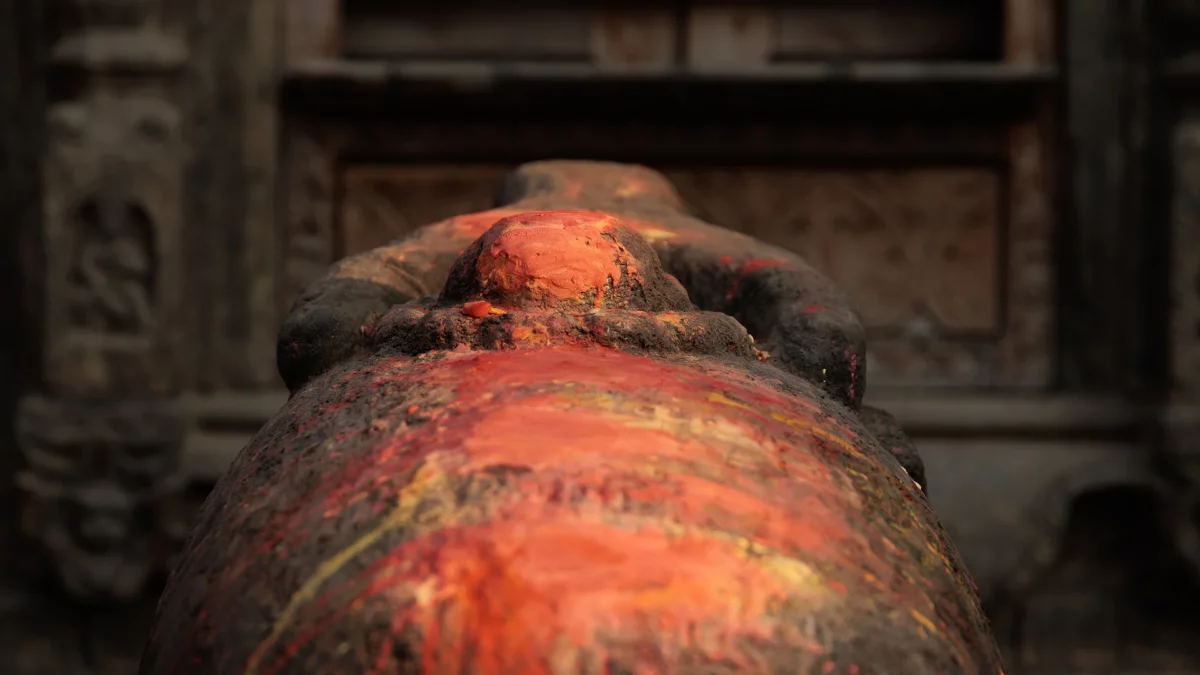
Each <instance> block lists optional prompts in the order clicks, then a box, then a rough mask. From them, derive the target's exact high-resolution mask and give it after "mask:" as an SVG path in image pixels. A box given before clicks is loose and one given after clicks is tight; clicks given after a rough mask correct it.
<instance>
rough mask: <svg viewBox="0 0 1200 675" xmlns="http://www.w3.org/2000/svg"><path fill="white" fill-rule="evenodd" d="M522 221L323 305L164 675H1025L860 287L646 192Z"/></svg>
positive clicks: (177, 598)
mask: <svg viewBox="0 0 1200 675" xmlns="http://www.w3.org/2000/svg"><path fill="white" fill-rule="evenodd" d="M501 193H502V195H501V199H502V201H503V202H504V203H507V204H508V206H505V207H500V208H497V209H493V210H489V211H484V212H480V213H473V214H467V215H463V216H459V217H455V218H450V219H448V220H445V221H442V222H440V223H435V224H432V225H428V226H426V227H423V228H421V229H419V230H416V231H415V232H413V233H411V234H410V235H409V236H408V237H406V238H404V239H402V240H399V241H397V242H395V243H393V244H390V245H388V246H383V247H380V248H377V249H373V250H371V251H367V252H364V253H362V254H360V255H358V256H353V257H351V258H348V259H346V260H343V261H341V262H340V263H339V264H338V265H336V266H335V267H334V268H333V269H332V270H331V271H330V272H329V273H327V274H326V275H325V276H324V277H322V278H321V279H320V280H319V281H318V282H317V283H316V284H314V285H313V286H312V287H310V288H309V289H308V290H307V291H306V292H305V293H304V295H303V296H302V298H301V300H300V301H299V302H298V303H296V305H295V307H294V309H293V312H292V314H291V315H290V316H289V318H288V321H287V323H286V324H285V327H284V329H283V331H282V332H281V335H280V357H281V358H280V365H281V370H282V371H283V372H282V374H283V375H284V378H285V380H286V381H287V382H288V385H289V386H290V387H291V388H292V390H293V395H292V397H291V399H290V401H289V402H288V404H287V405H286V406H285V407H284V408H283V409H282V410H281V411H280V413H279V415H278V416H276V417H275V418H274V419H273V420H272V421H271V422H269V423H268V424H267V425H266V426H265V427H264V428H263V429H262V430H261V431H260V432H259V434H258V435H257V436H256V437H255V439H254V440H252V441H251V442H250V444H249V445H248V446H247V447H246V449H245V450H244V451H243V452H242V453H241V454H240V455H239V456H238V458H237V459H236V460H235V461H234V463H233V465H232V466H231V467H230V469H229V471H228V473H227V474H226V475H225V476H224V477H223V478H222V479H221V481H219V483H218V484H217V486H216V488H215V489H214V491H213V493H212V495H211V496H210V498H209V501H208V502H207V504H206V506H205V508H204V510H203V512H202V513H201V516H200V518H199V521H198V524H197V529H196V530H195V531H194V532H193V534H192V536H191V538H190V545H189V547H188V550H187V551H186V552H185V554H184V556H183V558H182V559H181V561H180V564H179V566H178V567H177V568H176V571H175V573H174V575H173V576H172V580H171V581H170V582H169V583H168V586H167V589H166V590H165V592H164V594H163V597H162V600H161V601H160V604H159V612H158V617H157V619H156V624H157V625H156V628H155V631H154V633H153V634H152V636H151V638H150V640H149V642H148V645H147V651H146V654H145V657H144V659H143V662H142V672H143V673H145V674H146V675H152V674H156V673H168V672H171V673H197V674H199V673H224V672H245V673H247V674H254V673H267V672H284V671H296V672H314V673H316V672H359V671H362V670H364V669H371V668H375V669H377V670H380V671H389V672H390V671H395V672H408V671H412V670H414V669H416V670H425V671H430V672H435V671H437V672H440V671H453V672H476V673H516V672H527V673H540V672H547V673H548V672H563V673H574V672H600V671H604V670H608V671H612V672H626V671H628V672H637V671H641V670H655V671H664V672H667V671H674V670H689V669H693V670H694V669H700V670H705V671H708V670H714V669H715V670H721V671H725V670H728V671H736V672H763V673H826V672H854V671H856V670H862V671H863V672H882V671H885V670H886V671H887V672H892V673H896V674H897V675H902V674H903V675H908V674H912V675H917V674H922V673H930V672H939V673H940V672H947V673H949V672H954V673H959V672H961V673H989V674H991V675H997V674H998V673H1000V672H1001V666H1000V662H999V656H998V653H997V648H996V645H995V643H994V641H993V640H992V637H991V635H990V633H989V631H988V627H987V621H986V619H985V618H984V616H983V614H982V612H981V610H980V607H979V602H978V599H977V598H976V596H975V593H974V591H973V590H972V588H971V585H970V583H969V580H968V579H967V577H966V575H965V573H964V572H963V567H962V563H961V561H960V560H959V559H958V554H957V552H956V551H955V550H954V548H953V546H951V545H950V543H949V541H948V540H947V539H946V537H945V535H944V533H943V532H942V530H941V528H940V526H939V525H938V524H937V520H936V518H935V517H934V515H933V513H932V510H931V508H930V507H929V504H928V502H927V501H926V499H925V498H924V496H923V495H922V494H921V489H920V487H918V486H917V484H916V481H915V480H914V478H913V475H912V474H913V473H914V472H916V471H915V470H909V469H907V468H906V466H905V463H908V465H909V466H913V467H914V469H915V466H916V465H915V464H913V460H914V459H916V457H915V451H914V449H913V448H912V447H911V444H909V443H908V442H907V439H905V438H903V435H902V433H901V432H900V431H899V429H898V427H897V426H896V425H895V422H894V420H892V419H891V418H890V417H888V416H886V415H883V414H875V415H869V416H868V418H869V419H864V417H863V416H862V414H861V412H860V410H861V405H860V404H861V397H862V395H863V386H864V385H865V381H864V379H863V375H864V373H863V369H862V360H861V357H862V354H863V345H862V339H861V326H860V325H859V322H858V320H857V317H856V316H855V314H854V312H853V311H852V310H851V309H850V308H849V307H848V306H847V304H846V301H845V297H844V296H843V295H842V294H841V292H840V291H839V290H838V289H837V288H836V287H834V286H832V285H831V284H830V283H829V282H828V281H827V280H826V279H824V278H823V277H821V276H820V275H819V274H817V273H816V272H814V271H813V270H812V269H811V268H809V267H808V266H807V265H806V264H805V262H804V261H803V260H802V259H801V258H799V257H798V256H796V255H794V254H791V253H788V252H787V251H784V250H782V249H778V248H775V247H771V246H768V245H765V244H762V243H761V242H758V241H756V240H754V239H752V238H749V237H746V236H744V235H740V234H737V233H734V232H730V231H727V230H724V229H722V228H719V227H716V226H713V225H710V224H708V223H705V222H702V221H699V220H697V219H695V218H693V217H690V216H688V215H686V214H684V213H682V212H681V211H680V201H679V198H678V195H676V194H675V193H674V190H673V189H672V188H671V186H670V184H669V183H667V182H666V181H665V180H664V179H663V177H662V176H660V175H658V174H656V173H654V172H652V171H649V170H647V169H645V168H644V167H637V166H622V165H612V164H604V163H589V162H539V163H534V164H529V165H525V166H524V167H522V168H521V169H519V170H517V171H516V172H514V173H513V174H512V175H510V177H509V179H508V180H507V181H506V184H505V187H504V189H503V190H502V191H501ZM460 252H461V253H460ZM414 280H416V283H414ZM442 280H444V283H442ZM415 286H424V287H427V288H431V289H432V288H437V287H438V286H440V287H441V288H440V293H437V295H436V296H426V297H420V298H413V299H412V300H411V301H410V302H404V303H402V304H401V303H395V304H397V305H398V306H388V303H390V302H392V301H393V300H394V299H396V298H400V299H404V298H405V297H406V296H408V295H409V294H410V293H411V292H412V291H413V289H414V287H415ZM435 292H436V291H435ZM368 296H373V298H374V300H375V301H377V305H378V306H380V307H382V309H383V311H382V315H381V316H380V315H378V314H376V315H369V314H367V315H364V314H361V312H362V311H363V310H364V309H365V307H364V306H362V305H352V304H350V303H348V302H347V299H348V298H352V297H357V298H360V299H361V298H364V297H368ZM693 303H695V304H693ZM697 305H699V308H700V309H698V308H697ZM720 308H729V309H730V310H733V311H736V312H737V313H738V315H739V316H740V318H741V319H742V321H741V322H739V320H738V319H736V318H734V317H733V316H731V315H730V314H732V311H731V312H725V313H723V312H721V311H714V310H718V309H720ZM703 310H709V311H703ZM750 326H755V327H756V328H755V330H754V333H755V334H756V335H757V336H759V338H760V339H759V340H756V339H755V338H754V337H752V336H751V332H749V331H748V330H747V329H748V328H749V327H750ZM331 335H335V336H336V335H345V336H348V338H349V342H348V344H334V343H331V342H330V340H329V337H330V336H331ZM344 347H349V348H350V349H349V350H346V349H344ZM885 434H886V435H888V436H889V437H888V438H884V439H881V438H880V436H882V435H885ZM918 473H919V472H918ZM348 645H349V646H348Z"/></svg>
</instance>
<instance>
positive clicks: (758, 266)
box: [725, 258, 787, 300]
mask: <svg viewBox="0 0 1200 675" xmlns="http://www.w3.org/2000/svg"><path fill="white" fill-rule="evenodd" d="M785 266H787V263H786V262H784V261H782V260H760V259H758V258H751V259H749V260H747V261H745V262H744V263H742V267H741V269H739V270H738V274H737V277H736V278H735V279H734V280H733V284H732V285H731V286H730V287H729V290H728V291H726V292H725V299H726V300H732V299H733V298H734V296H736V295H737V293H738V291H739V290H741V287H742V281H743V280H744V279H745V278H746V277H747V276H749V275H751V274H754V273H755V272H757V271H759V270H763V269H769V268H772V267H785Z"/></svg>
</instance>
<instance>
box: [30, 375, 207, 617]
mask: <svg viewBox="0 0 1200 675" xmlns="http://www.w3.org/2000/svg"><path fill="white" fill-rule="evenodd" d="M17 425H18V435H19V438H20V442H21V451H22V455H23V458H24V460H25V464H26V468H25V470H23V471H22V472H21V473H20V474H19V475H18V476H17V485H18V487H19V488H20V490H21V491H22V493H23V495H24V506H23V509H22V514H21V517H22V529H23V530H24V531H25V533H26V534H27V535H28V536H29V537H31V538H32V539H34V540H35V541H37V542H38V543H39V544H41V545H42V546H43V547H44V548H45V549H46V551H47V552H48V553H49V554H50V555H49V557H50V559H51V560H52V561H53V564H54V568H53V569H54V572H55V574H56V576H57V577H58V580H59V581H61V582H62V583H63V584H64V585H65V587H66V588H67V590H68V591H69V592H70V593H71V594H72V595H74V596H75V597H77V598H81V599H88V600H113V599H117V600H130V599H133V598H136V597H137V596H138V595H139V594H140V593H141V592H142V591H143V590H144V589H145V587H146V584H147V582H148V581H149V580H150V578H151V577H152V576H153V575H154V574H157V573H161V572H164V571H165V570H166V568H167V563H168V561H169V559H170V557H171V556H172V555H173V554H174V553H175V550H176V549H177V547H178V546H179V544H180V543H181V542H182V539H183V536H184V535H185V534H186V531H187V526H188V521H189V518H188V515H190V514H186V513H185V512H184V511H183V509H182V508H181V507H182V506H183V504H182V502H180V500H179V499H178V498H177V495H178V494H179V488H180V485H181V481H182V478H183V476H182V475H181V474H180V471H179V468H180V467H179V451H180V448H181V446H182V443H183V438H184V431H185V429H184V425H183V422H182V416H181V415H180V414H179V411H177V410H176V409H175V406H174V404H172V403H170V402H165V401H151V400H140V401H136V400H135V401H92V402H83V401H77V400H76V401H70V400H63V399H50V398H42V397H30V398H26V399H24V400H23V401H22V403H21V408H20V411H19V412H18V416H17Z"/></svg>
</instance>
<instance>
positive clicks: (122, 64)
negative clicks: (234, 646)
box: [17, 0, 188, 601]
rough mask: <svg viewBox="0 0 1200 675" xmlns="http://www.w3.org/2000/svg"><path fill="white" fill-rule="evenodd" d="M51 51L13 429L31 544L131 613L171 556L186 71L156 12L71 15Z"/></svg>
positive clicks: (115, 6)
mask: <svg viewBox="0 0 1200 675" xmlns="http://www.w3.org/2000/svg"><path fill="white" fill-rule="evenodd" d="M59 9H60V10H61V11H63V12H68V13H69V12H71V11H74V10H77V11H78V15H79V18H80V19H81V20H82V22H81V23H80V24H78V25H70V26H66V22H64V26H66V27H68V30H67V31H66V33H65V35H64V36H63V37H62V39H61V40H60V41H59V42H57V43H56V44H55V45H54V46H53V47H52V49H51V50H50V51H51V58H52V61H53V64H54V65H55V66H56V67H57V68H58V71H59V72H62V73H69V74H71V75H72V78H71V79H70V82H72V83H73V84H77V85H78V86H77V87H75V88H73V91H71V92H70V93H71V94H72V96H70V97H69V98H66V99H64V100H60V101H58V102H56V103H54V104H53V105H51V106H50V108H49V110H48V111H47V118H46V127H47V132H48V134H47V140H48V147H47V150H46V157H45V161H44V165H43V179H44V180H43V184H44V190H43V195H42V197H43V205H44V209H43V210H44V224H43V229H42V238H41V249H42V253H43V255H42V261H41V265H40V269H39V270H38V271H39V272H40V276H41V279H40V284H35V285H36V286H40V288H39V290H40V291H41V293H42V298H43V301H42V303H41V306H40V312H41V315H40V317H38V318H40V320H41V326H42V353H43V360H42V373H41V376H42V377H41V386H40V389H41V393H38V394H32V395H28V396H26V397H25V398H24V399H23V400H22V401H21V405H20V410H19V413H18V416H17V424H18V427H19V438H18V441H19V445H20V452H21V456H22V458H23V459H24V467H23V468H22V470H21V471H20V473H19V475H18V485H19V487H20V494H21V498H22V503H21V514H22V524H23V530H24V532H25V533H26V534H27V535H28V536H29V537H30V538H31V539H33V540H34V541H35V542H37V543H38V544H40V545H41V549H42V551H43V552H44V553H46V554H47V556H48V558H49V561H48V562H49V566H48V569H50V570H53V572H54V576H56V577H57V578H58V580H59V581H60V582H61V583H62V584H63V585H64V586H65V588H66V590H67V591H68V592H69V593H70V594H71V595H73V596H75V597H76V598H78V599H83V600H89V601H97V600H133V599H135V598H137V596H138V595H139V594H140V593H141V592H142V591H143V590H144V588H145V587H146V584H147V582H148V580H149V579H150V578H151V577H153V576H154V575H155V574H156V573H158V572H160V571H162V570H163V569H164V566H165V565H166V563H167V560H168V558H169V556H170V555H171V553H172V551H174V550H175V549H176V548H177V547H178V545H179V543H180V542H179V535H180V528H181V527H182V526H183V522H182V521H181V520H180V515H179V514H178V513H177V510H176V509H175V508H174V495H177V494H178V492H179V490H180V489H181V478H180V476H179V473H178V466H177V463H178V462H179V453H180V451H181V447H182V442H183V434H184V432H183V426H184V416H183V415H181V414H180V413H179V411H178V410H177V409H176V407H175V405H174V403H173V402H172V399H173V397H174V396H175V395H176V394H178V393H179V392H180V391H181V389H182V388H183V386H184V384H185V377H184V374H183V372H182V370H183V369H182V367H181V359H180V349H179V340H180V334H181V332H182V327H183V326H182V324H183V321H182V315H181V312H182V309H183V307H182V306H183V302H182V283H183V278H184V276H185V271H184V270H183V269H182V263H183V260H182V257H181V256H180V245H181V235H182V226H183V201H182V199H183V176H184V171H185V168H186V161H187V157H186V153H185V151H184V148H185V144H184V141H183V126H184V123H183V119H182V117H183V114H182V111H181V110H180V108H179V106H178V105H176V103H175V101H174V100H173V96H172V93H171V89H172V85H173V83H172V81H171V78H172V77H173V76H174V75H175V74H176V73H178V72H179V71H180V69H181V68H182V67H183V66H184V65H185V64H186V62H187V57H188V55H187V50H186V47H185V44H184V43H183V41H182V40H181V39H180V38H179V37H177V36H175V35H172V34H170V33H169V32H168V31H167V30H166V29H165V28H164V26H163V23H162V21H163V12H162V11H161V10H162V8H161V7H159V6H158V3H156V2H147V1H145V0H142V1H136V2H135V1H130V0H109V1H100V0H78V2H77V3H74V4H73V6H71V7H60V8H59Z"/></svg>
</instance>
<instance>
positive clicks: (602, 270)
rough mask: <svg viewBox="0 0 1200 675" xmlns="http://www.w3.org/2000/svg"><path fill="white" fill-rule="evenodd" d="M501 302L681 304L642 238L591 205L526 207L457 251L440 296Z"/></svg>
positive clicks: (664, 307)
mask: <svg viewBox="0 0 1200 675" xmlns="http://www.w3.org/2000/svg"><path fill="white" fill-rule="evenodd" d="M473 301H484V302H487V303H489V304H490V305H492V306H494V307H497V308H500V309H504V310H512V309H558V310H563V311H572V310H574V311H586V310H588V309H596V308H607V309H631V310H642V311H671V310H688V309H690V308H691V303H690V302H689V300H688V297H687V293H686V291H684V290H683V287H682V286H680V285H679V283H678V282H677V281H675V279H674V278H672V277H670V276H668V275H667V274H666V273H665V272H664V271H663V269H662V265H661V263H660V262H659V259H658V255H657V254H656V253H655V252H654V250H653V249H652V248H651V247H650V245H649V244H648V243H647V242H646V240H645V239H643V238H642V237H641V235H639V234H638V233H637V232H635V231H634V230H633V229H631V228H630V227H629V226H627V225H625V224H624V223H623V222H622V221H621V220H620V219H618V218H616V217H614V216H611V215H608V214H604V213H599V212H595V211H532V212H528V213H521V214H517V215H514V216H509V217H507V218H504V219H502V220H500V221H499V222H497V223H496V224H495V225H493V226H492V227H491V229H489V230H488V231H487V232H486V233H484V234H483V236H481V237H480V238H479V239H477V240H476V241H475V243H474V244H472V245H471V247H470V248H468V249H467V250H466V251H464V252H463V253H462V255H461V256H459V258H458V260H457V261H456V262H455V264H454V267H453V268H452V269H451V271H450V276H449V278H448V279H447V281H446V285H445V287H444V289H443V291H442V296H441V299H440V303H439V304H441V305H443V306H446V305H462V304H466V303H470V302H473Z"/></svg>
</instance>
